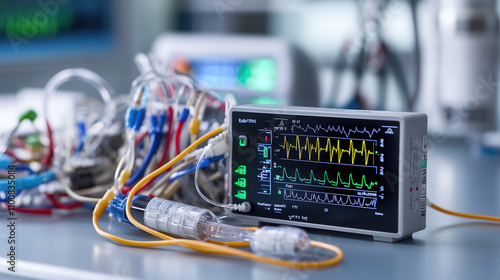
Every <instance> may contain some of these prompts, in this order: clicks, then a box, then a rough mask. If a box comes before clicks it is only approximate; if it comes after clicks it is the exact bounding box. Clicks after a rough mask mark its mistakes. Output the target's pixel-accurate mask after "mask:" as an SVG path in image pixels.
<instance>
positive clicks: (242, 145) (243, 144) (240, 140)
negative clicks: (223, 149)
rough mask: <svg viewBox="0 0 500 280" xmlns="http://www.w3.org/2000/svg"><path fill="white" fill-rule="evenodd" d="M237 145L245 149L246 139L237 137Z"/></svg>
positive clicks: (243, 136)
mask: <svg viewBox="0 0 500 280" xmlns="http://www.w3.org/2000/svg"><path fill="white" fill-rule="evenodd" d="M238 144H239V145H240V146H241V147H246V146H247V145H248V138H247V137H246V136H245V135H240V136H239V137H238Z"/></svg>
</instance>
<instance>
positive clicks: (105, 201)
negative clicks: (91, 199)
mask: <svg viewBox="0 0 500 280" xmlns="http://www.w3.org/2000/svg"><path fill="white" fill-rule="evenodd" d="M114 197H115V193H114V192H113V191H112V190H107V191H106V193H105V194H104V196H103V197H102V198H101V199H99V201H98V202H97V204H96V205H95V208H94V212H92V215H94V216H97V217H101V216H102V214H104V211H106V208H108V205H109V203H111V200H113V198H114Z"/></svg>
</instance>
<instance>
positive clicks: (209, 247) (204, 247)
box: [92, 126, 343, 268]
mask: <svg viewBox="0 0 500 280" xmlns="http://www.w3.org/2000/svg"><path fill="white" fill-rule="evenodd" d="M225 129H227V126H221V127H219V128H217V129H215V130H213V131H211V132H209V133H207V134H205V135H203V136H202V137H200V138H199V139H198V140H196V141H195V142H194V143H193V144H191V145H190V146H189V147H187V148H186V149H185V150H184V151H182V152H181V153H180V154H179V155H178V156H176V157H175V158H174V159H172V160H171V161H169V162H168V163H166V164H165V165H163V166H162V167H160V168H159V169H157V170H155V171H154V172H152V173H150V174H148V175H147V176H146V177H144V178H143V179H142V180H140V181H139V182H138V183H137V184H136V185H135V186H134V187H133V188H132V190H130V192H129V194H128V199H127V204H126V209H125V210H126V213H127V217H128V219H129V221H130V222H131V223H132V224H134V225H135V226H136V227H138V228H140V229H142V230H143V231H146V232H148V233H150V234H152V235H155V236H157V237H159V238H162V239H164V240H159V241H133V240H128V239H124V238H120V237H117V236H115V235H112V234H110V233H108V232H105V231H103V230H102V229H101V228H100V227H99V224H98V220H99V217H100V216H99V214H101V215H102V213H100V211H97V210H96V211H95V212H94V214H93V218H92V222H93V225H94V228H95V230H96V231H97V233H99V234H100V235H102V236H104V237H106V238H109V239H111V240H114V241H116V242H119V243H122V244H125V245H129V246H139V247H150V246H167V245H179V246H183V247H186V248H189V249H193V250H196V251H200V252H205V253H214V254H221V255H232V256H238V257H241V258H244V259H249V260H254V261H258V262H263V263H269V264H275V265H281V266H287V267H295V268H319V267H326V266H331V265H335V264H337V263H339V262H340V261H341V260H342V258H343V252H342V250H341V249H340V248H338V247H336V246H334V245H330V244H326V243H322V242H318V241H311V245H312V246H314V247H317V248H322V249H326V250H329V251H332V252H334V253H336V256H335V257H333V258H330V259H327V260H323V261H313V262H305V261H286V260H281V259H275V258H269V257H264V256H260V255H256V254H253V253H250V252H247V251H243V250H239V249H235V248H231V247H240V246H248V245H249V244H248V242H220V241H214V242H211V243H210V242H203V241H198V240H188V239H176V238H174V237H171V236H169V235H167V234H164V233H162V232H159V231H156V230H154V229H152V228H149V227H146V226H144V225H143V224H141V223H139V222H138V221H137V220H135V219H134V217H133V216H132V214H131V212H130V207H131V204H132V198H133V197H134V195H135V194H136V192H137V190H138V189H139V188H140V187H141V186H142V185H144V184H146V183H147V182H148V181H149V180H152V179H154V178H155V177H156V176H158V175H159V174H161V173H162V172H164V171H166V170H167V169H168V168H170V167H171V166H172V165H174V164H176V163H177V162H178V161H180V160H181V159H182V158H183V157H184V156H186V155H187V154H188V153H190V152H191V151H192V150H194V149H195V148H196V147H197V146H199V145H200V144H201V143H203V142H205V141H206V140H208V139H209V138H211V137H213V136H215V135H217V134H219V133H221V132H222V131H224V130H225ZM105 200H107V199H105ZM102 206H103V205H102ZM252 229H255V228H252ZM221 244H223V245H225V246H221Z"/></svg>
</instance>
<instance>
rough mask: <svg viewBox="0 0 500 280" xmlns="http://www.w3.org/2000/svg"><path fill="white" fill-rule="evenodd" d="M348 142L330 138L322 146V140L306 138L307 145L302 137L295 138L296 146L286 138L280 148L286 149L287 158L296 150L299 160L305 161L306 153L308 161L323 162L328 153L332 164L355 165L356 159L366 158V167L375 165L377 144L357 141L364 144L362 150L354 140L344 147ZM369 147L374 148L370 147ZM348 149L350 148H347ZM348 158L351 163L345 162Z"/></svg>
mask: <svg viewBox="0 0 500 280" xmlns="http://www.w3.org/2000/svg"><path fill="white" fill-rule="evenodd" d="M345 142H347V139H345V140H341V139H336V140H335V139H333V141H332V139H331V138H328V139H327V141H326V143H325V145H323V146H322V145H321V143H320V138H319V137H316V141H314V140H313V141H310V140H309V137H305V143H302V142H301V140H300V136H298V135H297V136H295V144H292V143H290V142H288V139H287V138H286V136H285V137H284V138H283V144H280V147H282V148H283V149H285V151H286V158H290V151H291V150H295V151H297V153H298V159H299V160H302V159H304V156H303V154H304V153H306V157H307V159H308V160H310V161H311V160H314V159H316V158H317V161H321V155H322V153H323V152H324V153H327V154H328V156H329V160H330V162H335V163H350V164H355V162H356V158H357V157H359V156H361V157H363V158H364V165H369V164H371V165H375V154H376V151H375V142H373V141H370V142H371V144H372V145H369V144H368V145H367V143H366V141H365V140H357V141H355V142H358V143H359V142H362V143H361V148H355V147H354V141H353V140H352V139H350V140H349V145H342V146H341V143H345ZM367 146H372V147H370V148H371V149H369V147H367ZM346 147H348V148H346ZM345 156H347V157H350V161H347V162H346V161H343V158H344V157H345Z"/></svg>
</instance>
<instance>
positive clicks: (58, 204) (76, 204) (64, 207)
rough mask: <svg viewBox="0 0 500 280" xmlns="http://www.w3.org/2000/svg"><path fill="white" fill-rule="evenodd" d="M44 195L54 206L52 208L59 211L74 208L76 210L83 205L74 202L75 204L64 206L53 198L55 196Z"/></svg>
mask: <svg viewBox="0 0 500 280" xmlns="http://www.w3.org/2000/svg"><path fill="white" fill-rule="evenodd" d="M45 195H46V196H47V198H48V199H49V200H50V202H52V204H54V207H56V208H59V209H75V208H78V207H80V206H82V205H83V202H75V203H71V204H64V203H61V202H59V201H58V200H57V199H56V198H55V196H54V195H53V194H51V193H46V194H45Z"/></svg>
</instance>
